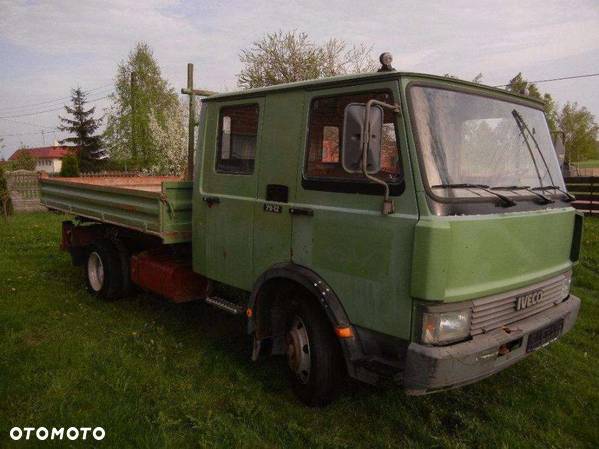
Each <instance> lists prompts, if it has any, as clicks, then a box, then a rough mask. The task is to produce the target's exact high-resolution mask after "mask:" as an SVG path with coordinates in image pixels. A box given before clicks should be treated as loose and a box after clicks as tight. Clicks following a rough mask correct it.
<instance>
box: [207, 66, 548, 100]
mask: <svg viewBox="0 0 599 449" xmlns="http://www.w3.org/2000/svg"><path fill="white" fill-rule="evenodd" d="M400 78H410V79H418V80H421V81H426V80H430V81H441V82H443V83H444V84H446V85H451V84H453V85H457V86H468V87H475V88H477V89H479V90H482V91H486V92H488V93H495V94H501V95H504V96H505V95H508V96H511V97H514V98H518V99H520V100H525V101H530V102H533V103H537V104H540V105H543V104H544V103H543V101H542V100H540V99H537V98H533V97H529V96H526V95H520V94H515V93H513V92H509V91H506V90H504V89H499V88H497V87H491V86H487V85H484V84H478V83H472V82H470V81H464V80H460V79H457V78H449V77H446V76H438V75H431V74H428V73H417V72H397V71H392V72H372V73H358V74H351V75H340V76H333V77H330V78H320V79H313V80H307V81H296V82H293V83H285V84H275V85H273V86H268V87H258V88H254V89H244V90H238V91H233V92H223V93H217V94H214V95H211V96H209V97H205V98H203V99H202V101H219V100H232V99H240V98H248V97H256V96H262V95H264V94H268V93H278V92H286V91H293V90H316V89H322V88H326V87H342V86H351V85H358V84H365V83H370V82H377V81H388V80H399V79H400Z"/></svg>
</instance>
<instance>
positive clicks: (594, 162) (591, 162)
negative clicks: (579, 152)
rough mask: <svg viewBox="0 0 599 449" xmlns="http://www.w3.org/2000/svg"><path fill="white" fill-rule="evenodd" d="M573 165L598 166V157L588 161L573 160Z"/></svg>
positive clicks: (580, 166) (581, 166) (583, 166)
mask: <svg viewBox="0 0 599 449" xmlns="http://www.w3.org/2000/svg"><path fill="white" fill-rule="evenodd" d="M574 165H576V166H578V167H579V168H599V159H589V160H588V161H581V162H575V163H574Z"/></svg>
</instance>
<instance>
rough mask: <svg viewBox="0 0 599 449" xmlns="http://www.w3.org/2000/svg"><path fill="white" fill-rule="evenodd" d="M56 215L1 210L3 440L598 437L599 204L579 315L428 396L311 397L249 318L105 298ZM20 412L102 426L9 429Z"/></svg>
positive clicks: (368, 391)
mask: <svg viewBox="0 0 599 449" xmlns="http://www.w3.org/2000/svg"><path fill="white" fill-rule="evenodd" d="M63 219H64V217H61V216H59V215H52V214H31V215H20V216H15V217H12V218H11V219H10V221H9V223H8V224H6V223H3V222H2V221H0V448H34V447H35V448H37V447H42V448H51V447H67V446H68V445H67V443H69V444H71V445H72V447H100V448H104V447H106V448H108V447H110V448H119V449H124V448H187V447H205V448H232V447H246V448H278V447H281V448H282V447H285V448H302V449H307V448H333V447H341V448H358V447H364V448H369V449H374V448H387V447H407V448H437V447H439V448H487V447H488V448H510V449H511V448H543V449H547V448H596V447H599V335H598V334H599V220H591V219H588V220H587V221H586V228H585V241H584V258H583V261H582V263H581V264H579V265H578V267H577V268H576V271H575V281H574V293H575V294H577V295H578V296H580V297H581V298H582V301H583V305H582V310H581V316H580V319H579V321H578V323H577V325H576V327H575V329H574V330H573V331H572V332H571V333H570V334H568V335H567V336H565V337H564V338H563V339H562V340H560V341H559V342H557V343H554V344H552V345H551V346H550V347H549V348H547V349H545V350H542V351H540V352H538V353H536V354H534V355H532V356H531V357H529V358H528V359H526V360H524V361H523V362H521V363H519V364H517V365H516V366H514V367H512V368H510V369H508V370H507V371H503V372H502V373H500V374H498V375H496V376H494V377H492V378H490V379H487V380H484V381H482V382H480V383H478V384H476V385H472V386H468V387H465V388H462V389H459V390H454V391H450V392H446V393H439V394H436V395H431V396H425V397H417V398H414V397H408V396H405V395H404V394H403V393H402V392H401V390H400V389H399V388H395V387H384V388H373V387H368V386H363V385H355V384H352V385H350V386H348V388H347V391H345V392H344V394H343V395H342V397H341V398H340V399H339V400H338V401H337V402H335V403H334V404H333V405H331V406H329V407H328V408H325V409H322V410H317V409H309V408H306V407H304V406H302V405H300V404H299V403H298V402H297V401H296V400H295V398H294V397H293V395H292V393H291V392H290V390H289V389H288V387H287V382H286V379H285V371H284V364H283V363H282V362H280V361H277V360H272V361H267V362H264V363H261V364H258V365H255V364H253V363H252V362H251V361H250V359H249V353H250V346H251V341H250V340H249V338H248V337H247V336H246V335H245V333H244V328H243V322H242V320H241V319H239V318H236V317H231V316H228V315H224V314H221V313H220V312H218V311H216V310H213V309H211V308H210V307H209V306H207V305H204V304H202V303H197V304H196V303H190V304H186V305H173V304H170V303H168V302H166V301H163V300H161V299H159V298H155V297H152V296H150V295H145V294H139V295H137V296H135V297H131V298H126V299H123V300H120V301H118V302H113V303H106V302H100V301H97V300H95V299H93V298H92V297H91V296H89V295H88V294H87V293H86V292H85V290H84V287H83V279H82V274H81V272H80V269H79V268H75V267H72V266H71V264H70V259H69V257H68V256H67V255H66V254H64V253H61V252H60V251H59V250H58V249H57V247H58V241H59V234H60V222H61V221H62V220H63ZM13 426H20V427H26V426H35V427H39V426H46V427H69V426H77V427H86V426H89V427H95V426H102V427H104V429H105V430H106V438H105V439H104V440H103V441H101V442H92V443H93V444H90V443H89V441H88V442H86V443H84V442H81V441H79V442H75V443H73V442H70V441H63V442H56V441H54V442H50V441H44V442H39V441H36V440H33V441H29V442H27V441H23V440H21V441H18V442H17V441H12V440H10V438H9V430H10V429H11V428H12V427H13Z"/></svg>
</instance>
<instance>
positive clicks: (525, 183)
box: [41, 71, 582, 405]
mask: <svg viewBox="0 0 599 449" xmlns="http://www.w3.org/2000/svg"><path fill="white" fill-rule="evenodd" d="M192 116H193V115H192ZM196 126H197V134H196V136H197V139H196V144H195V152H194V153H195V154H194V155H193V157H194V159H195V163H193V180H192V181H181V182H175V181H165V182H163V181H160V180H158V181H157V180H155V179H154V180H153V181H152V182H153V183H154V184H153V186H152V188H148V187H147V186H145V187H144V186H143V184H144V183H145V182H146V181H145V178H143V177H142V178H137V179H133V180H129V181H127V182H126V183H125V182H124V181H123V180H121V181H119V180H116V181H115V180H111V181H107V183H108V184H110V185H109V186H107V185H92V184H90V183H89V182H86V181H85V180H83V181H82V180H69V179H66V180H56V181H55V180H43V181H42V184H41V191H42V202H43V203H44V204H46V205H47V206H48V207H49V208H52V209H57V210H61V211H64V212H68V213H71V214H73V215H75V216H76V218H75V220H74V221H67V222H65V223H64V224H63V230H62V232H63V238H62V247H63V248H64V249H65V250H68V251H70V252H71V255H72V258H73V261H74V263H76V264H79V265H82V266H83V267H84V272H85V274H86V281H87V285H88V288H89V290H90V292H91V293H92V294H95V295H98V296H100V297H103V298H109V299H110V298H116V297H119V296H123V295H124V294H125V293H126V292H127V291H128V290H129V289H130V288H131V287H132V286H134V285H137V286H139V287H141V288H143V289H145V290H149V291H152V292H156V293H158V294H160V295H163V296H165V297H167V298H170V299H172V300H173V301H188V300H192V299H202V300H205V301H206V302H207V303H209V304H211V305H214V306H216V307H219V308H220V309H222V310H223V311H226V312H230V313H238V314H241V313H243V314H246V316H247V324H248V332H249V334H250V335H251V336H253V341H254V347H253V348H254V349H253V353H252V358H253V360H258V359H259V358H260V357H263V356H266V355H286V357H287V360H288V364H289V372H290V379H291V384H292V388H293V390H294V391H295V393H296V394H297V395H298V396H299V398H300V399H301V400H303V401H304V402H305V403H307V404H311V405H322V404H325V403H327V402H329V401H330V400H332V398H333V397H334V395H335V392H336V391H337V389H338V386H339V385H340V384H341V383H342V380H343V379H344V377H345V376H346V375H349V376H350V377H352V378H355V379H359V380H361V381H364V382H369V383H378V382H380V381H383V380H385V379H392V380H393V381H396V382H397V383H399V384H401V385H403V387H404V388H405V389H406V391H407V392H408V393H410V394H424V393H429V392H434V391H440V390H443V389H447V388H453V387H458V386H462V385H465V384H468V383H472V382H475V381H478V380H480V379H483V378H485V377H487V376H489V375H491V374H493V373H495V372H497V371H500V370H502V369H504V368H506V367H508V366H510V365H512V364H514V363H515V362H517V361H519V360H521V359H522V358H524V357H526V356H527V355H529V354H530V353H532V352H534V351H535V350H537V349H539V348H542V347H544V346H545V345H547V344H549V343H550V342H552V341H554V340H556V339H557V338H559V337H560V336H561V335H563V334H564V333H566V332H567V331H569V330H570V329H571V328H572V326H573V325H574V322H575V321H576V318H577V315H578V311H579V307H580V300H579V299H578V298H576V297H575V296H573V295H571V294H570V281H571V270H572V266H573V265H574V264H575V263H576V262H577V260H578V258H579V252H580V244H581V234H582V216H581V215H579V214H578V213H577V212H576V211H575V210H574V209H573V208H572V207H571V206H570V201H571V200H572V199H573V197H572V196H571V195H570V194H569V193H567V192H566V190H565V189H566V188H565V185H564V181H563V178H562V175H561V172H560V167H559V163H558V160H557V157H556V154H555V151H554V148H553V145H552V142H551V138H550V133H549V130H548V127H547V123H546V120H545V116H544V114H543V104H542V103H541V102H539V101H537V100H534V99H532V98H529V97H526V96H520V95H515V94H511V93H508V92H506V91H503V90H499V89H494V88H491V87H487V86H483V85H478V84H472V83H468V82H463V81H459V80H455V79H449V78H442V77H436V76H431V75H424V74H416V73H405V72H396V71H383V72H380V73H372V74H363V75H352V76H341V77H335V78H330V79H323V80H314V81H307V82H298V83H292V84H284V85H277V86H272V87H268V88H261V89H251V90H246V91H242V92H233V93H226V94H215V95H211V96H208V97H206V98H203V100H202V102H201V110H200V114H199V121H198V122H197V123H194V125H193V126H192V130H193V129H194V128H196ZM148 182H149V181H148ZM157 182H160V183H161V184H156V183H157ZM98 183H100V184H101V182H99V181H98ZM123 183H125V184H126V185H122V184H123Z"/></svg>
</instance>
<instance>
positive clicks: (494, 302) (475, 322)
mask: <svg viewBox="0 0 599 449" xmlns="http://www.w3.org/2000/svg"><path fill="white" fill-rule="evenodd" d="M569 276H570V274H569V273H566V274H560V275H559V276H556V277H553V278H551V279H548V280H546V281H543V282H539V283H537V284H533V285H529V286H527V287H524V288H521V289H518V290H513V291H511V292H508V293H500V294H497V295H493V296H487V297H485V298H481V299H476V300H474V301H473V307H472V321H471V322H470V335H473V336H474V335H478V334H482V333H485V332H489V331H491V330H493V329H497V328H500V327H503V326H505V325H507V324H511V323H514V322H516V321H520V320H523V319H524V318H528V317H529V316H532V315H535V314H537V313H539V312H542V311H543V310H546V309H549V308H550V307H553V306H554V305H555V304H556V303H558V302H560V301H561V300H562V299H564V298H562V297H561V296H562V295H563V293H562V291H563V288H562V287H563V285H564V282H565V281H566V279H567V278H568V277H569ZM537 290H542V296H541V299H540V300H539V301H538V302H537V303H536V304H534V305H530V306H528V307H526V308H524V309H522V310H517V306H518V304H517V303H518V299H517V298H518V297H520V296H522V295H526V294H527V293H531V292H535V291H537Z"/></svg>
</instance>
